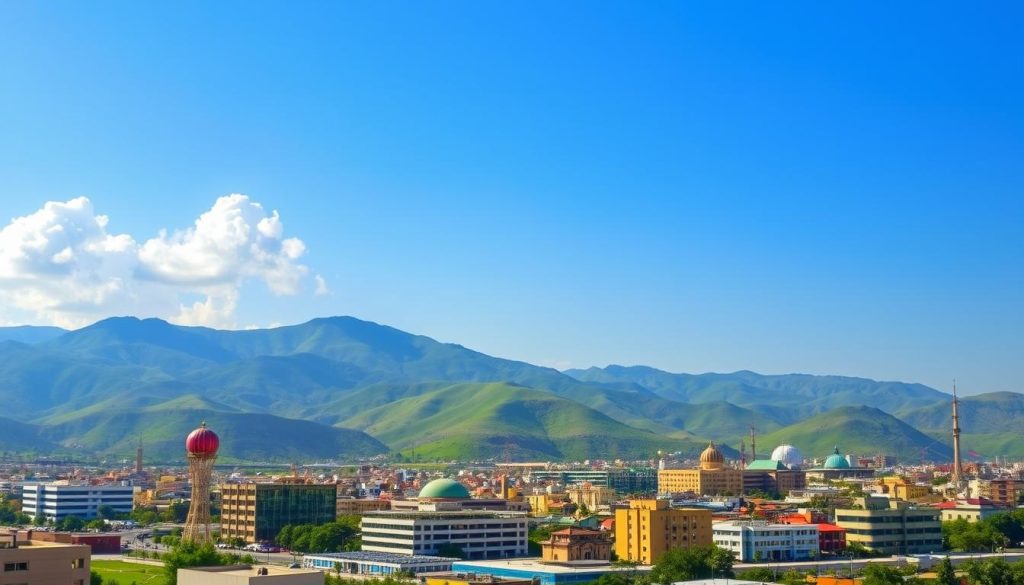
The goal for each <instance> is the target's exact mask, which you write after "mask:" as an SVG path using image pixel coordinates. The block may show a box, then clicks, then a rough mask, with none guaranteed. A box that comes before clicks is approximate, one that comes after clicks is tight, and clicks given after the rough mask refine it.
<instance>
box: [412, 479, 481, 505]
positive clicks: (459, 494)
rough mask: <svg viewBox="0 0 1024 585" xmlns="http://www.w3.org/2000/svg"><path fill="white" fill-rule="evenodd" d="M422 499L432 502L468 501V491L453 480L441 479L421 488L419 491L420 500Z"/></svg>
mask: <svg viewBox="0 0 1024 585" xmlns="http://www.w3.org/2000/svg"><path fill="white" fill-rule="evenodd" d="M424 498H426V499H433V500H468V499H469V490H467V489H466V486H464V485H462V484H461V483H459V482H457V481H455V480H454V479H448V478H447V477H443V478H441V479H435V480H434V481H432V482H430V483H428V484H427V485H425V486H423V489H421V490H420V499H424Z"/></svg>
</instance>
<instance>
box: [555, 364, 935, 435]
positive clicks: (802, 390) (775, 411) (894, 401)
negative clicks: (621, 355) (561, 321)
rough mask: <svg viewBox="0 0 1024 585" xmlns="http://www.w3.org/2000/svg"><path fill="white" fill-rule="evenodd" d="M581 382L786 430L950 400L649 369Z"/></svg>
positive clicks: (890, 386) (882, 385) (825, 383)
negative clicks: (849, 411) (839, 416)
mask: <svg viewBox="0 0 1024 585" xmlns="http://www.w3.org/2000/svg"><path fill="white" fill-rule="evenodd" d="M566 374H569V375H571V376H573V377H575V378H576V379H578V380H580V381H581V382H586V383H591V384H600V385H602V386H604V387H609V388H621V387H623V386H624V385H629V386H634V387H635V386H639V387H642V388H645V389H647V390H649V391H651V392H653V393H655V394H657V395H658V396H660V397H662V398H666V399H668V400H674V401H677V402H684V403H691V404H692V403H701V402H718V401H726V402H729V403H732V404H735V405H737V406H741V407H744V408H748V409H752V410H755V411H758V412H761V413H763V414H765V415H768V416H771V417H772V418H773V420H775V421H776V422H779V423H782V424H788V423H791V422H795V421H797V420H800V419H802V418H806V417H808V416H811V415H814V414H818V413H821V412H826V411H828V410H831V409H833V408H836V407H838V406H856V405H860V404H872V405H874V406H876V407H877V408H880V409H882V410H884V411H886V412H890V413H894V412H896V411H898V410H900V409H903V408H908V407H911V406H918V405H921V404H931V403H938V402H941V401H943V400H948V399H949V395H947V394H944V393H942V392H939V391H938V390H935V389H932V388H929V387H927V386H923V385H921V384H906V383H903V382H878V381H875V380H868V379H865V378H850V377H844V376H811V375H807V374H786V375H780V376H766V375H761V374H757V373H754V372H747V371H740V372H733V373H731V374H673V373H670V372H664V371H662V370H657V369H655V368H649V367H646V366H632V367H624V366H608V367H606V368H590V369H587V370H568V371H566Z"/></svg>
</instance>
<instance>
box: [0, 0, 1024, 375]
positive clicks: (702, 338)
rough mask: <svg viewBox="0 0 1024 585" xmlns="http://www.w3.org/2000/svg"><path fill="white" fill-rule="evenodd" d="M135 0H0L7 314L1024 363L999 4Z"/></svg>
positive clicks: (1013, 99) (1014, 66)
mask: <svg viewBox="0 0 1024 585" xmlns="http://www.w3.org/2000/svg"><path fill="white" fill-rule="evenodd" d="M123 8H124V9H123V10H120V11H118V12H117V13H116V14H113V13H111V12H110V11H106V12H105V11H104V10H101V9H100V10H93V9H91V8H85V7H81V6H75V5H74V4H70V3H68V4H62V3H51V4H36V5H17V6H6V7H4V8H3V9H2V10H0V30H2V31H3V33H4V34H2V35H0V55H4V56H3V57H0V59H2V62H3V65H4V70H5V72H6V79H7V81H8V83H6V84H4V88H3V89H2V90H0V112H3V113H0V119H2V120H3V124H4V127H5V131H4V132H3V133H0V176H2V177H3V180H2V181H0V230H3V231H2V232H0V234H2V235H0V284H2V285H3V286H2V289H3V291H4V292H3V293H0V298H2V300H3V309H0V324H19V323H33V324H48V323H56V324H59V325H63V326H71V327H77V326H81V325H84V324H87V323H90V322H92V321H94V320H96V319H100V318H103V317H107V316H112V315H123V314H137V315H138V316H140V317H145V316H158V317H161V318H167V319H172V320H174V321H176V322H179V323H191V324H205V325H213V326H218V327H231V328H246V327H249V326H260V327H264V326H271V325H274V324H291V323H298V322H302V321H306V320H308V319H311V318H314V317H320V316H328V315H353V316H356V317H359V318H363V319H369V320H373V321H376V322H379V323H383V324H387V325H391V326H394V327H397V328H399V329H402V330H406V331H411V332H414V333H418V334H423V335H427V336H430V337H433V338H435V339H438V340H440V341H445V342H453V343H459V344H462V345H464V346H467V347H470V348H473V349H477V350H480V351H483V352H485V353H488V354H491V355H496V356H500V357H507V358H512V359H521V360H525V361H529V362H531V363H536V364H540V365H548V366H552V367H558V368H559V369H563V368H566V367H573V368H585V367H588V366H604V365H606V364H609V363H617V364H626V365H633V364H644V365H651V366H654V367H658V368H661V369H665V370H668V371H673V372H694V373H698V372H705V371H723V372H729V371H735V370H743V369H749V370H754V371H758V372H762V373H769V374H771V373H788V372H803V373H812V374H840V375H852V376H862V377H868V378H873V379H880V380H903V381H908V382H921V383H925V384H927V385H930V386H932V387H934V388H937V389H940V390H943V391H946V392H948V391H949V390H950V388H951V386H952V380H953V378H956V379H957V380H958V386H959V388H958V389H959V390H960V391H961V393H963V394H967V395H970V394H977V393H981V392H991V391H1000V390H1007V391H1021V390H1022V387H1021V374H1020V371H1019V366H1018V365H1017V361H1018V360H1019V358H1018V356H1019V355H1021V354H1024V345H1022V344H1024V342H1022V341H1021V340H1020V337H1019V335H1017V332H1018V331H1019V330H1020V329H1021V325H1024V306H1022V303H1021V298H1024V260H1022V259H1024V234H1022V232H1021V230H1020V226H1021V225H1024V222H1022V220H1024V203H1022V201H1021V199H1020V197H1019V196H1018V194H1019V192H1020V190H1021V189H1020V188H1021V186H1022V185H1024V181H1022V179H1024V177H1022V176H1021V173H1020V171H1019V168H1018V167H1019V165H1018V164H1017V161H1018V160H1020V158H1021V156H1020V155H1021V154H1024V152H1022V150H1024V149H1022V141H1021V137H1022V136H1024V133H1022V132H1021V130H1022V128H1021V125H1022V121H1024V116H1022V114H1024V110H1022V107H1021V105H1020V104H1021V103H1024V99H1022V98H1024V96H1022V95H1021V94H1022V93H1024V92H1022V91H1021V90H1022V82H1021V81H1020V80H1021V76H1020V75H1019V73H1020V63H1019V59H1015V58H1014V55H1017V54H1020V50H1021V49H1022V48H1024V47H1021V46H1020V45H1021V42H1022V41H1021V40H1020V39H1019V38H1017V36H1016V34H1015V31H1014V29H1013V27H1012V26H1011V23H1013V22H1014V21H1015V20H1016V19H1015V18H1012V17H1009V16H1010V15H1007V14H1005V13H1003V12H1002V11H1001V12H999V14H996V11H994V10H992V11H989V12H986V11H985V10H979V11H974V12H970V13H967V12H962V13H961V12H956V11H955V10H953V9H951V8H948V7H931V8H930V9H929V10H927V11H925V10H923V9H921V8H919V7H914V6H900V7H892V6H888V7H885V8H884V9H883V7H882V6H881V5H874V6H867V7H859V9H857V10H854V9H852V8H850V9H844V8H837V7H821V6H813V7H812V6H808V7H807V9H806V10H801V11H796V10H794V11H792V12H791V13H782V12H779V11H773V10H771V9H770V8H768V7H756V6H752V7H749V8H748V10H747V12H746V13H745V14H743V15H736V14H733V13H730V11H729V10H727V9H726V8H724V7H711V6H703V7H699V6H686V7H679V6H671V5H668V6H664V5H659V6H648V7H642V8H637V7H629V6H624V5H623V6H618V7H615V6H611V7H608V6H605V7H593V6H586V5H583V4H571V3H567V4H563V5H559V6H555V7H550V6H547V7H543V9H541V8H540V7H537V6H520V7H500V8H498V7H493V6H491V7H481V6H473V5H469V4H453V5H449V6H445V7H423V6H414V5H405V6H403V7H402V9H401V10H395V11H392V12H390V13H387V12H385V11H384V10H382V9H379V8H373V7H368V6H345V7H332V6H320V7H316V8H315V9H310V10H306V11H303V12H301V13H299V12H291V11H286V10H275V9H274V8H272V7H268V6H259V7H254V6H246V7H240V6H217V7H199V6H183V7H175V9H174V10H171V9H170V8H169V7H168V8H161V7H153V6H150V7H123ZM1003 10H1004V11H1010V12H1012V11H1019V8H1018V7H1014V6H1007V7H1004V9H1003ZM186 32H187V33H188V34H184V33H186ZM39 38H46V39H48V42H47V43H38V42H32V41H33V39H39ZM233 193H239V194H245V196H247V199H242V198H240V197H235V198H228V199H225V198H227V197H229V196H230V195H231V194H233ZM82 197H84V198H86V199H87V200H85V199H81V198H82ZM51 201H52V202H60V204H61V205H62V206H63V207H61V206H51V208H50V211H49V213H50V215H51V216H52V217H49V218H48V217H43V216H45V215H46V213H43V215H40V212H41V210H45V209H46V207H45V206H46V205H47V202H51ZM256 204H259V207H258V208H257V207H256ZM72 211H73V212H74V213H72ZM275 212H276V214H277V215H275ZM231 213H236V214H237V215H235V216H232V217H236V218H237V217H240V218H242V219H243V220H244V224H245V225H246V226H248V229H249V232H248V234H246V235H245V237H244V238H241V239H237V238H236V239H231V238H230V237H229V236H230V235H231V232H230V231H229V230H224V229H222V228H223V226H224V225H225V224H224V223H223V222H221V223H218V222H211V225H212V227H210V229H209V230H208V231H204V230H203V229H202V228H201V227H196V223H195V222H196V221H197V219H198V218H199V217H200V216H202V215H203V214H208V215H207V217H208V218H211V219H218V218H225V217H228V216H230V215H231ZM71 216H73V219H72V220H68V221H71V223H67V222H65V223H61V221H63V220H58V219H55V218H67V217H71ZM98 217H103V218H106V219H103V220H100V219H97V218H98ZM14 218H34V219H33V220H32V221H27V222H23V223H22V224H18V223H17V222H14V221H13V219H14ZM58 224H61V225H65V226H68V225H74V226H88V227H90V229H92V230H93V231H92V232H91V234H92V235H91V236H89V234H86V236H88V237H83V238H79V239H69V240H66V241H65V240H61V239H60V238H57V237H55V236H54V235H53V232H52V231H48V230H49V229H50V228H52V227H53V226H54V225H58ZM260 226H262V228H261V227H260ZM190 228H195V229H194V230H193V231H192V232H188V230H189V229H190ZM161 230H165V232H161ZM190 233H191V235H189V234H190ZM40 242H45V243H46V244H47V245H43V246H40ZM61 244H64V245H61ZM47 246H53V247H52V248H50V247H47ZM26 250H29V251H32V250H34V251H36V252H39V251H40V250H42V251H45V252H46V253H45V254H42V253H41V252H39V253H38V254H37V255H36V256H34V257H33V256H32V255H31V254H26V253H24V252H25V251H26ZM65 250H67V251H65ZM69 274H70V276H69ZM40 282H42V283H44V284H42V285H41V284H39V283H40ZM68 291H73V292H74V293H76V295H72V299H73V300H74V302H68V301H69V300H72V299H69V298H67V297H68V296H69V293H68ZM55 299H61V301H60V302H58V301H57V300H55ZM132 303H135V304H132Z"/></svg>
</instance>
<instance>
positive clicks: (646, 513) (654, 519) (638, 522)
mask: <svg viewBox="0 0 1024 585" xmlns="http://www.w3.org/2000/svg"><path fill="white" fill-rule="evenodd" d="M711 541H712V539H711V510H707V509H700V508H693V509H685V508H670V507H669V502H668V500H630V501H629V508H628V509H621V510H616V511H615V554H616V555H617V556H618V558H619V559H622V560H628V561H639V562H640V563H642V564H645V565H651V564H654V563H656V562H657V561H658V559H659V558H660V557H661V555H662V554H664V553H665V551H667V550H669V549H673V548H690V547H695V546H710V545H711Z"/></svg>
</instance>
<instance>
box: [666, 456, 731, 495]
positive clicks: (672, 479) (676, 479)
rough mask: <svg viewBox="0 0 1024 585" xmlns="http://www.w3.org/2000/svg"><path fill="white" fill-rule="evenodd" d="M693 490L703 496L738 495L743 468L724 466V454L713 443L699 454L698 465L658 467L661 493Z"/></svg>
mask: <svg viewBox="0 0 1024 585" xmlns="http://www.w3.org/2000/svg"><path fill="white" fill-rule="evenodd" d="M682 492H693V493H695V494H698V495H702V496H738V495H740V494H742V493H743V471H742V470H740V469H732V468H729V467H726V466H725V456H724V455H722V452H721V451H719V450H718V448H717V447H715V444H714V443H710V444H708V448H707V449H704V452H703V453H701V454H700V466H699V467H698V468H697V469H662V470H659V471H658V493H660V494H672V493H682Z"/></svg>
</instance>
